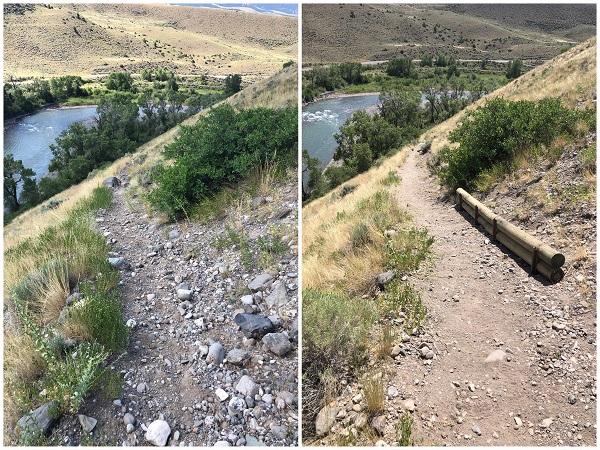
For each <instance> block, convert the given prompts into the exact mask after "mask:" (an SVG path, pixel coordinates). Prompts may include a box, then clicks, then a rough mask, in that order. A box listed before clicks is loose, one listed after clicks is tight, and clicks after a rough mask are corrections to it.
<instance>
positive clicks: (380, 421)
mask: <svg viewBox="0 0 600 450" xmlns="http://www.w3.org/2000/svg"><path fill="white" fill-rule="evenodd" d="M385 423H386V420H385V416H377V417H375V418H374V419H373V420H372V421H371V426H372V427H373V429H374V430H375V431H376V432H377V434H379V436H383V435H384V434H385Z"/></svg>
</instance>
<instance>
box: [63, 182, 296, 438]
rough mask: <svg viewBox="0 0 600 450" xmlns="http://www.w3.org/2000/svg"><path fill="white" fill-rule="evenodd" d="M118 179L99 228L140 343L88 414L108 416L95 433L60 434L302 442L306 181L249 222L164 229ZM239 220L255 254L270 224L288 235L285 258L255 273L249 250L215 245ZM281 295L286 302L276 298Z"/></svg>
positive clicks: (134, 342) (266, 202) (70, 424)
mask: <svg viewBox="0 0 600 450" xmlns="http://www.w3.org/2000/svg"><path fill="white" fill-rule="evenodd" d="M118 178H119V182H118V183H117V182H114V180H112V182H111V183H110V185H111V187H112V188H113V204H112V206H111V207H110V208H109V209H107V210H106V211H100V212H99V214H98V218H97V227H98V229H99V230H100V231H101V232H102V233H103V234H104V236H105V237H106V239H107V242H108V243H109V244H110V247H111V252H112V253H111V254H110V257H111V260H110V261H111V264H113V265H114V266H115V267H117V268H118V269H119V271H120V274H121V281H120V286H119V288H120V290H121V292H122V298H123V304H124V320H125V321H126V322H127V325H128V326H129V327H130V340H129V346H128V348H127V350H126V352H125V353H124V354H122V355H120V356H119V357H117V358H116V360H115V361H114V362H113V364H112V368H113V371H114V372H117V373H119V374H121V375H122V377H123V390H122V393H121V394H120V395H118V396H116V397H115V398H105V395H103V394H101V393H98V394H94V396H93V398H91V399H89V400H88V401H87V402H86V404H85V405H84V407H83V408H82V410H81V411H80V413H81V414H82V415H85V417H86V418H87V419H90V418H91V419H94V420H97V422H96V423H95V426H94V427H93V431H92V434H91V435H90V434H89V432H85V431H82V425H81V424H80V423H79V421H78V420H77V416H74V417H65V418H63V420H62V421H61V423H60V424H59V426H58V428H57V430H56V434H58V436H60V437H61V439H62V444H63V445H77V444H79V443H83V442H88V443H90V442H91V443H92V444H93V445H112V446H121V445H127V446H129V445H157V446H163V445H184V446H189V445H193V446H212V445H231V446H234V445H238V446H239V445H277V446H290V445H296V444H297V439H298V431H297V424H298V412H297V392H298V388H297V385H298V378H297V373H298V369H297V367H298V358H297V295H298V290H297V289H298V286H297V273H298V264H297V236H296V229H297V228H296V223H297V214H296V212H295V211H297V190H296V188H295V185H292V184H289V185H286V184H278V185H276V186H274V187H273V192H272V194H269V195H270V196H269V197H265V198H261V202H260V203H261V206H259V207H252V208H248V209H247V211H246V212H244V213H242V214H239V213H238V212H236V211H233V210H232V211H228V213H229V214H228V217H227V218H225V219H221V220H216V221H213V222H210V223H208V224H205V225H203V224H199V223H194V222H179V223H174V224H164V225H161V224H160V223H159V222H158V221H156V220H155V219H152V218H151V217H149V216H148V215H147V214H146V213H145V212H144V207H143V204H142V202H141V201H140V200H139V199H137V198H136V197H135V196H132V195H130V193H129V191H128V190H127V184H128V183H127V174H126V173H122V174H120V175H119V177H118ZM282 209H286V210H288V211H287V212H286V214H284V215H282V214H280V211H281V210H282ZM230 221H236V222H237V224H238V225H241V226H240V228H241V230H242V232H244V233H246V234H247V235H248V236H249V240H250V248H251V249H252V250H256V251H258V250H257V246H256V240H257V238H258V237H259V236H265V235H266V234H268V232H269V230H270V227H273V226H276V227H280V228H281V229H285V230H287V231H288V233H287V234H286V235H284V236H283V237H282V238H281V241H282V242H283V244H285V250H284V251H283V252H282V253H281V254H278V255H276V257H275V258H274V259H273V261H272V264H270V266H269V267H257V266H258V265H257V264H255V265H254V266H253V267H245V266H244V265H243V264H242V263H241V261H240V252H239V249H237V248H235V247H234V246H230V247H225V248H220V249H217V248H216V247H217V246H216V245H215V241H216V240H217V239H218V238H219V237H222V235H223V234H224V233H225V232H226V227H228V226H229V222H230ZM270 296H275V297H276V301H272V302H267V299H268V298H270ZM240 317H243V318H245V319H244V321H240V319H239V318H240ZM266 324H268V326H267V325H266ZM269 333H270V334H269ZM269 336H271V337H269ZM265 339H266V341H265ZM89 422H90V421H88V420H86V421H85V423H86V426H87V427H88V428H89V427H91V424H89Z"/></svg>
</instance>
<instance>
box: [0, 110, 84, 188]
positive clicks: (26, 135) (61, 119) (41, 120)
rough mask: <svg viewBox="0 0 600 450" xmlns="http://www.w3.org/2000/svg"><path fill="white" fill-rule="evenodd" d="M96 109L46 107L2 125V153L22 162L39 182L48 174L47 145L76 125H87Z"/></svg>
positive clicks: (48, 149) (49, 155)
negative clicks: (76, 123) (31, 170)
mask: <svg viewBox="0 0 600 450" xmlns="http://www.w3.org/2000/svg"><path fill="white" fill-rule="evenodd" d="M95 117H96V107H95V106H83V107H69V108H47V109H43V110H41V111H38V112H36V113H34V114H31V115H29V116H25V117H22V118H20V119H11V120H7V121H5V122H4V153H5V154H12V155H13V156H14V158H15V159H16V160H19V159H20V160H21V161H23V165H24V166H25V167H29V168H31V169H33V170H34V171H35V175H36V178H37V179H38V180H39V179H41V178H42V177H43V176H44V175H47V173H48V165H49V164H50V160H51V159H52V153H51V151H50V144H53V143H54V142H55V141H56V138H57V137H58V136H59V135H60V133H62V132H63V131H65V130H66V129H67V128H69V126H70V125H71V124H73V123H75V122H90V123H91V121H92V120H93V119H94V118H95Z"/></svg>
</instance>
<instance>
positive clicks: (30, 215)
mask: <svg viewBox="0 0 600 450" xmlns="http://www.w3.org/2000/svg"><path fill="white" fill-rule="evenodd" d="M296 92H297V70H296V66H290V67H288V68H286V69H284V70H282V71H280V72H279V73H277V74H275V75H273V76H272V77H271V78H269V79H267V80H263V81H260V82H257V83H255V84H253V85H250V86H248V87H247V88H245V89H243V90H242V91H241V92H238V93H237V94H235V95H233V96H232V97H229V98H228V99H227V100H225V102H227V103H230V104H231V105H233V106H235V107H239V108H242V107H248V106H251V105H252V106H269V107H274V108H275V107H282V106H292V105H295V104H296V101H297V97H296ZM204 114H206V111H202V112H200V113H198V114H196V115H194V116H192V117H190V118H189V119H187V120H186V121H184V122H183V125H192V124H194V123H196V122H197V121H198V120H199V119H200V118H201V117H202V116H203V115H204ZM178 134H179V126H177V127H174V128H172V129H171V130H169V131H167V132H166V133H164V134H162V135H160V136H158V137H156V138H154V139H152V140H151V141H149V142H148V143H146V144H144V145H143V146H141V147H140V148H139V149H138V150H137V151H136V152H134V153H132V154H130V155H127V156H125V157H123V158H121V159H119V160H117V161H115V162H114V163H112V164H111V165H110V166H108V167H107V168H105V169H102V170H99V171H97V173H92V174H91V175H90V177H89V178H88V179H86V180H85V181H83V182H81V183H80V184H78V185H75V186H72V187H70V188H69V189H66V190H65V191H63V192H61V193H60V194H57V195H56V196H54V197H52V198H51V199H48V200H47V201H46V202H44V203H42V204H40V205H37V206H36V207H35V208H32V209H31V210H29V211H26V212H25V213H23V214H21V215H20V216H18V217H17V218H15V219H14V220H13V221H12V222H11V223H10V224H8V225H7V226H5V227H4V246H5V248H9V247H11V246H13V245H15V244H17V243H19V242H21V241H22V240H24V239H27V238H28V237H32V236H37V235H38V234H40V233H41V232H42V231H43V230H44V229H45V228H46V227H47V226H48V225H51V224H52V223H55V222H57V221H59V220H61V219H62V218H64V217H65V216H66V215H67V214H68V212H69V211H70V210H71V209H72V208H73V206H74V205H75V204H76V203H77V202H78V201H79V200H81V199H82V198H84V197H86V196H87V195H88V194H89V193H90V192H91V191H92V190H93V189H94V188H95V187H97V186H100V185H101V184H102V181H103V180H104V179H105V178H106V177H109V176H113V175H116V174H117V173H118V172H119V171H121V170H122V169H123V168H124V167H125V166H133V170H134V171H135V172H137V173H141V172H142V171H144V170H147V169H148V167H150V166H151V165H152V164H154V163H155V162H156V161H157V160H159V159H160V158H161V157H162V156H161V152H162V149H163V148H164V147H165V145H168V144H169V143H170V142H172V141H173V140H174V139H175V138H176V137H177V135H178ZM52 202H58V203H59V205H58V206H57V207H55V208H52V209H50V208H48V206H47V205H48V204H50V203H52Z"/></svg>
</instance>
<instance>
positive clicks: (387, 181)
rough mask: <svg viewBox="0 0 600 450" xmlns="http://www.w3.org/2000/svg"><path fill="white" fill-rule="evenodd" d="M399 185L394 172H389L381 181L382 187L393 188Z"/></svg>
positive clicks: (397, 177)
mask: <svg viewBox="0 0 600 450" xmlns="http://www.w3.org/2000/svg"><path fill="white" fill-rule="evenodd" d="M399 183H400V176H399V175H398V174H397V173H396V171H394V170H390V171H389V172H388V173H387V175H386V176H385V177H384V178H383V179H382V180H381V184H383V185H384V186H393V185H395V184H399Z"/></svg>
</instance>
